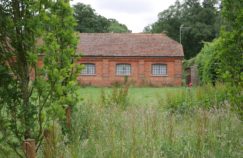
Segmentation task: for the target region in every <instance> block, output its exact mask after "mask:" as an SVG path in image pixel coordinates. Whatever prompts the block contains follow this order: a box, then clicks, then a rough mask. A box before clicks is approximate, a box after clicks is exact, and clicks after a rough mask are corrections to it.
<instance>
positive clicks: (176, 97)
mask: <svg viewBox="0 0 243 158" xmlns="http://www.w3.org/2000/svg"><path fill="white" fill-rule="evenodd" d="M228 99H229V95H228V94H227V89H226V86H223V85H221V84H216V85H215V87H212V86H210V85H205V86H203V87H198V88H185V89H181V90H178V91H177V93H167V94H166V98H165V99H162V100H160V101H159V104H160V106H161V107H163V108H165V109H166V110H168V111H171V112H173V113H182V114H184V113H187V114H190V113H193V111H194V110H196V109H199V108H200V109H207V110H209V109H213V108H216V109H219V108H222V107H224V106H228V105H227V104H225V102H227V100H228Z"/></svg>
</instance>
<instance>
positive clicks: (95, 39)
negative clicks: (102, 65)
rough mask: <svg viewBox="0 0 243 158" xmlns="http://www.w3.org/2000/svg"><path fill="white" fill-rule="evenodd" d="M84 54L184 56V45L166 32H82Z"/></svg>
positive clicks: (81, 43) (81, 47) (81, 48)
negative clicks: (165, 33)
mask: <svg viewBox="0 0 243 158" xmlns="http://www.w3.org/2000/svg"><path fill="white" fill-rule="evenodd" d="M77 51H78V52H79V53H81V54H82V55H84V56H150V57H153V56H161V57H163V56H170V57H172V56H177V57H181V56H184V53H183V48H182V45H181V44H179V43H178V42H176V41H175V40H173V39H171V38H169V37H168V36H166V35H164V34H143V33H80V39H79V43H78V46H77Z"/></svg>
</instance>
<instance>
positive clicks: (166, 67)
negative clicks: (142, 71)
mask: <svg viewBox="0 0 243 158" xmlns="http://www.w3.org/2000/svg"><path fill="white" fill-rule="evenodd" d="M156 65H157V66H165V74H155V73H154V66H156ZM158 71H163V70H159V69H158ZM151 74H152V76H155V77H156V76H168V65H167V64H164V63H154V64H151Z"/></svg>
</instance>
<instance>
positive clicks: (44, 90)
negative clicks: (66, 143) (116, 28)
mask: <svg viewBox="0 0 243 158" xmlns="http://www.w3.org/2000/svg"><path fill="white" fill-rule="evenodd" d="M0 9H1V10H0V14H1V21H0V22H1V25H0V30H1V33H0V63H1V66H0V69H1V70H0V71H1V74H0V75H1V85H0V107H1V108H0V114H1V115H0V117H1V122H0V126H1V128H0V139H1V140H2V141H3V142H4V143H6V144H7V146H6V147H7V148H8V149H9V148H11V149H13V151H15V152H16V154H17V155H18V156H19V157H23V155H24V153H23V151H22V142H23V140H24V139H28V138H32V139H35V141H36V143H37V149H36V150H38V149H39V147H40V144H41V142H42V139H43V135H44V130H45V128H49V127H50V126H52V124H53V121H57V122H59V121H61V120H62V119H64V116H65V115H64V110H65V107H66V106H74V105H75V104H76V103H77V101H78V94H77V93H76V92H75V91H76V88H78V87H77V83H76V74H77V72H78V71H79V68H78V66H76V65H74V63H75V58H74V56H75V49H76V43H77V37H76V35H75V34H74V26H75V20H74V18H73V16H72V15H73V12H72V9H71V8H70V5H69V2H68V1H65V0H58V1H33V2H30V1H7V0H6V1H2V2H1V3H0ZM2 19H4V21H2ZM6 26H7V27H6ZM42 60H43V61H44V66H41V65H40V63H41V61H42ZM2 77H3V78H2Z"/></svg>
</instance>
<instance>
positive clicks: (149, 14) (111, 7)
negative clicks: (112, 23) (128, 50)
mask: <svg viewBox="0 0 243 158" xmlns="http://www.w3.org/2000/svg"><path fill="white" fill-rule="evenodd" d="M175 1H176V0H73V1H71V4H72V5H73V4H76V3H78V2H81V3H84V4H90V5H91V7H92V8H93V9H95V10H96V13H98V14H100V15H102V16H104V17H106V18H113V19H116V20H117V21H119V22H120V23H122V24H125V25H126V26H127V27H128V29H130V30H132V32H134V33H136V32H142V31H143V29H144V27H145V26H147V25H149V24H152V23H153V22H155V21H157V15H158V13H159V12H161V11H163V10H165V9H167V8H168V7H169V6H170V5H173V4H174V3H175Z"/></svg>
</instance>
